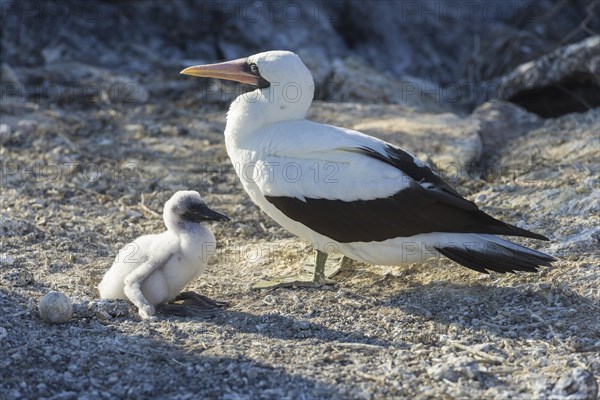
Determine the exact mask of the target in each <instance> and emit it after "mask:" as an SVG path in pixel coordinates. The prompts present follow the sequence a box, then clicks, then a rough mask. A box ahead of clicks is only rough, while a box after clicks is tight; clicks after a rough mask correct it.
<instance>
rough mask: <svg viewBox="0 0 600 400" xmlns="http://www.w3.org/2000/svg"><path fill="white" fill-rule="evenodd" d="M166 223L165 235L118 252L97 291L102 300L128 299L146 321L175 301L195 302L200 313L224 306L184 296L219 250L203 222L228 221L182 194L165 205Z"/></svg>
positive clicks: (195, 194) (142, 238) (147, 237)
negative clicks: (204, 308) (162, 305)
mask: <svg viewBox="0 0 600 400" xmlns="http://www.w3.org/2000/svg"><path fill="white" fill-rule="evenodd" d="M163 219H164V222H165V226H166V227H167V230H166V231H165V232H163V233H160V234H155V235H145V236H140V237H139V238H137V239H135V240H134V241H133V242H131V243H129V244H128V245H126V246H124V247H123V248H122V249H121V250H120V251H119V254H118V255H117V257H116V259H115V261H114V263H113V265H112V267H111V268H110V269H109V270H108V271H107V272H106V274H105V275H104V278H103V279H102V281H101V282H100V284H99V286H98V289H99V291H100V297H101V298H103V299H125V300H130V301H131V302H132V303H133V304H134V305H135V306H137V307H138V309H139V314H140V316H141V317H142V318H150V317H152V316H153V315H154V313H155V306H157V305H159V304H163V303H166V302H170V301H173V300H188V301H195V302H196V304H197V306H196V308H198V307H199V306H205V307H214V306H220V305H223V303H220V302H215V301H212V300H210V299H208V298H206V297H204V296H201V295H198V294H195V293H192V292H185V293H180V292H181V290H182V289H183V288H184V287H185V286H186V285H187V284H188V283H190V282H192V281H193V280H195V279H196V278H197V277H198V276H199V275H200V274H201V273H202V272H203V271H204V270H205V269H206V265H207V264H208V260H209V258H210V256H211V255H212V254H213V253H214V251H215V249H216V240H215V236H214V235H213V233H212V231H211V230H210V229H209V228H207V227H205V226H202V225H201V222H202V221H227V220H229V218H227V217H226V216H225V215H223V214H220V213H218V212H216V211H213V210H211V209H210V208H208V207H207V206H206V204H205V203H204V202H203V201H202V198H201V197H200V195H199V194H198V192H195V191H178V192H177V193H175V194H174V195H173V196H172V197H171V198H170V199H169V200H168V201H167V202H166V203H165V206H164V210H163Z"/></svg>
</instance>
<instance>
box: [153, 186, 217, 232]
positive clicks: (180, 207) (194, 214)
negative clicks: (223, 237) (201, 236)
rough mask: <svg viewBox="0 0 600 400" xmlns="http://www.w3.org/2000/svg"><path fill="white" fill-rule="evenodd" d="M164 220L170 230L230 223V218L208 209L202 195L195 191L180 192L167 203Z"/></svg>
mask: <svg viewBox="0 0 600 400" xmlns="http://www.w3.org/2000/svg"><path fill="white" fill-rule="evenodd" d="M163 219H164V221H165V225H166V226H167V228H168V229H174V230H177V229H178V228H179V227H180V226H181V225H186V224H198V223H200V222H204V221H229V217H227V216H226V215H224V214H221V213H218V212H216V211H214V210H211V209H210V208H208V206H207V205H206V203H204V201H203V200H202V197H201V196H200V194H199V193H198V192H196V191H193V190H180V191H178V192H176V193H175V194H174V195H173V196H172V197H171V198H170V199H169V200H168V201H167V202H166V203H165V207H164V210H163Z"/></svg>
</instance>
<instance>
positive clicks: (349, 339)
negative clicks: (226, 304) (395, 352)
mask: <svg viewBox="0 0 600 400" xmlns="http://www.w3.org/2000/svg"><path fill="white" fill-rule="evenodd" d="M194 318H196V319H202V320H203V322H204V323H206V324H210V325H217V326H224V325H227V326H230V327H231V328H233V329H235V330H236V331H237V332H242V333H250V334H257V335H261V336H265V337H269V338H273V339H282V340H294V341H297V340H308V339H317V340H320V341H324V342H338V343H351V344H365V345H371V346H379V347H388V346H389V345H390V343H388V342H386V341H384V340H381V339H378V338H373V337H367V336H365V335H364V334H363V333H362V332H360V331H350V332H344V331H339V330H335V329H331V328H328V327H326V326H324V325H322V324H318V323H315V322H312V321H307V320H302V319H295V318H290V317H287V316H284V315H281V314H279V313H266V314H259V315H255V314H251V313H249V312H245V311H235V310H228V309H221V310H214V311H209V312H205V313H203V314H202V315H201V316H199V315H197V316H195V317H194Z"/></svg>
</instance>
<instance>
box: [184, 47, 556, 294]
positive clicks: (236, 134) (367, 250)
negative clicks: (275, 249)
mask: <svg viewBox="0 0 600 400" xmlns="http://www.w3.org/2000/svg"><path fill="white" fill-rule="evenodd" d="M182 73H183V74H187V75H194V76H200V77H213V78H219V79H227V80H233V81H237V82H242V83H246V84H250V85H253V86H254V87H255V88H256V90H254V91H253V92H250V93H245V94H242V95H240V96H239V97H238V98H237V99H236V100H235V101H234V102H233V103H232V104H231V107H230V109H229V112H228V114H227V126H226V129H225V143H226V146H227V152H228V154H229V156H230V158H231V161H232V163H233V165H234V168H235V170H236V172H237V174H238V176H239V178H240V180H241V182H242V185H243V186H244V189H245V190H246V192H247V193H248V195H249V196H250V198H251V199H252V200H253V201H254V203H255V204H257V205H258V206H259V207H260V208H261V209H262V210H263V211H264V212H265V213H267V214H268V215H269V216H270V217H271V218H273V219H274V220H275V221H276V222H278V223H279V224H280V225H281V226H283V227H284V228H286V229H287V230H289V231H290V232H292V233H294V234H295V235H297V236H299V237H301V238H303V239H305V240H308V241H310V242H312V243H313V244H314V246H315V249H316V250H317V254H318V258H317V263H316V264H317V265H316V268H315V275H314V277H313V280H312V282H313V283H315V281H318V282H316V283H317V284H318V283H323V282H325V281H326V280H325V279H324V276H323V268H324V262H325V260H326V258H327V256H326V254H324V253H331V252H333V251H335V252H339V253H341V254H343V255H344V256H346V257H349V258H351V259H354V260H358V261H363V262H367V263H371V264H381V265H399V264H405V263H413V262H420V261H424V260H426V259H427V258H429V257H432V256H436V255H438V256H439V254H443V255H444V256H446V257H448V258H450V259H452V260H454V261H456V262H458V263H460V264H462V265H464V266H466V267H468V268H472V269H474V270H477V271H480V272H486V270H493V271H498V272H506V271H511V272H512V271H517V270H523V271H536V268H537V267H538V266H540V265H550V262H551V261H553V260H554V258H553V257H551V256H548V255H546V254H543V253H540V252H538V251H535V250H532V249H529V248H526V247H523V246H520V245H517V244H514V243H511V242H508V241H506V240H504V239H501V238H499V237H497V236H495V235H508V236H524V237H530V238H536V239H543V240H547V239H546V238H545V237H544V236H542V235H538V234H535V233H532V232H529V231H526V230H524V229H520V228H517V227H515V226H512V225H508V224H505V223H503V222H501V221H498V220H496V219H494V218H493V217H491V216H489V215H487V214H485V213H484V212H483V211H481V210H479V209H478V207H477V206H476V205H475V204H474V203H472V202H471V201H468V200H466V199H464V198H463V197H462V196H461V195H460V194H459V193H458V192H456V191H455V190H454V189H453V188H452V187H450V186H449V185H448V184H447V183H445V182H444V181H443V180H442V179H441V178H440V177H439V176H438V175H437V174H436V173H434V172H433V171H432V170H431V169H429V168H428V167H427V166H426V165H425V164H424V163H423V162H421V161H420V160H418V159H417V158H416V157H414V156H413V155H411V154H410V153H408V152H406V151H404V150H402V149H401V148H399V147H397V146H395V145H392V144H390V143H386V142H384V141H382V140H379V139H376V138H374V137H371V136H368V135H365V134H363V133H360V132H356V131H352V130H349V129H344V128H339V127H335V126H330V125H324V124H319V123H315V122H312V121H308V120H306V119H305V115H306V112H307V110H308V108H309V106H310V105H311V103H312V100H313V94H314V82H313V78H312V75H311V73H310V71H309V70H308V69H307V68H306V66H305V65H304V63H303V62H302V61H301V60H300V58H299V57H298V56H297V55H296V54H294V53H292V52H289V51H269V52H265V53H260V54H256V55H253V56H250V57H248V58H247V59H239V60H234V61H229V62H225V63H220V64H211V65H201V66H194V67H190V68H187V69H185V70H183V71H182ZM298 283H300V281H299V280H291V281H288V282H287V284H298ZM278 285H279V282H277V283H276V284H275V285H273V286H278ZM265 287H266V286H265Z"/></svg>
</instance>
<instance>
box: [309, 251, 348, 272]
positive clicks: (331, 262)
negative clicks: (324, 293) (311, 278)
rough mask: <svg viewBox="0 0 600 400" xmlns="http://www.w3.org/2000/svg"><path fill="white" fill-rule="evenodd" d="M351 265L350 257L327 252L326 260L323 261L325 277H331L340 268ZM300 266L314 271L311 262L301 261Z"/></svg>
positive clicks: (313, 265)
mask: <svg viewBox="0 0 600 400" xmlns="http://www.w3.org/2000/svg"><path fill="white" fill-rule="evenodd" d="M350 265H352V259H351V258H348V257H346V256H343V255H341V254H335V255H333V254H329V256H328V257H327V262H326V263H325V277H326V278H331V277H333V276H335V275H337V274H338V273H339V272H340V271H341V270H343V269H346V268H348V267H349V266H350ZM302 268H304V270H305V271H307V272H311V273H314V270H315V264H313V263H312V262H303V263H302Z"/></svg>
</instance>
